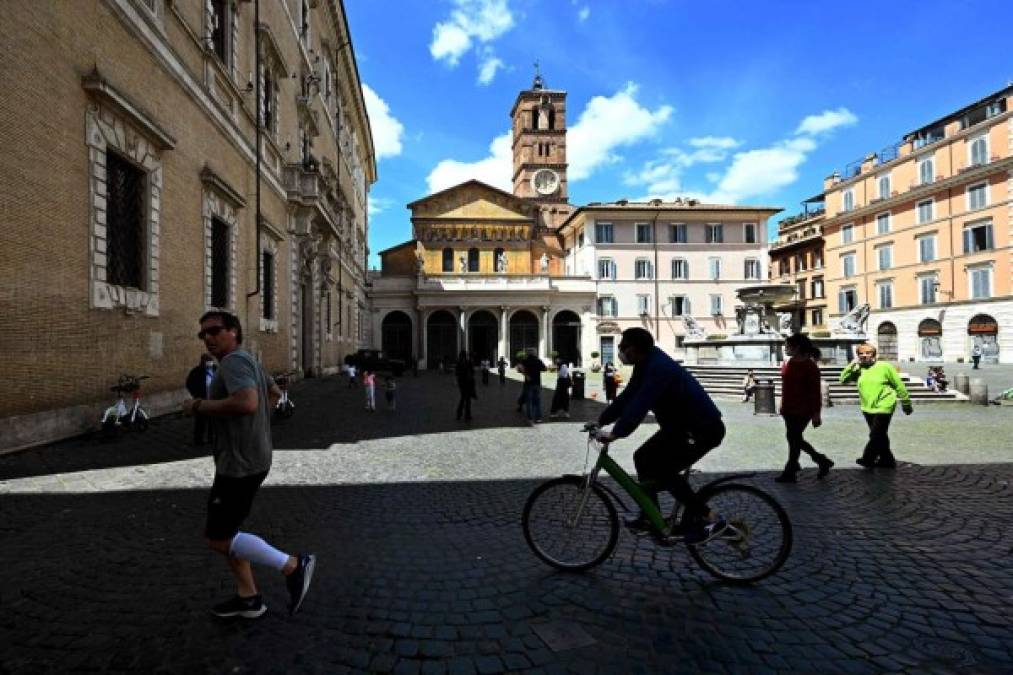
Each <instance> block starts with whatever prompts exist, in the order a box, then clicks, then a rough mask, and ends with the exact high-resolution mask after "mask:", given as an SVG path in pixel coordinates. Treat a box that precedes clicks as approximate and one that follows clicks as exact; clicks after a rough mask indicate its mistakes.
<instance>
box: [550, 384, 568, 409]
mask: <svg viewBox="0 0 1013 675" xmlns="http://www.w3.org/2000/svg"><path fill="white" fill-rule="evenodd" d="M557 410H565V411H566V412H570V380H559V379H557V380H556V392H555V393H554V394H553V395H552V407H551V408H550V409H549V412H550V413H554V412H556V411H557Z"/></svg>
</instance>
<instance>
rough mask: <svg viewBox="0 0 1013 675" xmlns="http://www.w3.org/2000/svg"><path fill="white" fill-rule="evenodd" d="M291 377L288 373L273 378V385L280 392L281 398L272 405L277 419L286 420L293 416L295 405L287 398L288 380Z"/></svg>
mask: <svg viewBox="0 0 1013 675" xmlns="http://www.w3.org/2000/svg"><path fill="white" fill-rule="evenodd" d="M291 376H292V373H290V372H289V373H281V374H279V375H276V376H275V378H274V383H275V384H276V385H278V389H280V390H281V397H280V398H279V399H278V402H277V403H276V404H275V405H274V414H275V416H276V417H277V418H278V419H282V420H287V419H288V418H289V417H291V416H292V415H294V414H295V403H293V402H292V399H290V398H289V397H288V380H289V378H290V377H291Z"/></svg>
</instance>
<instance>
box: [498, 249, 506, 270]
mask: <svg viewBox="0 0 1013 675" xmlns="http://www.w3.org/2000/svg"><path fill="white" fill-rule="evenodd" d="M496 271H497V272H506V271H507V257H506V253H500V254H499V255H498V256H496Z"/></svg>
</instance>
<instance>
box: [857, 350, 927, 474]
mask: <svg viewBox="0 0 1013 675" xmlns="http://www.w3.org/2000/svg"><path fill="white" fill-rule="evenodd" d="M855 353H856V354H857V356H856V358H855V359H854V360H853V361H852V362H851V363H849V364H848V365H847V366H846V367H845V368H844V370H842V371H841V378H840V380H841V384H846V383H848V382H857V383H858V397H859V399H860V401H861V406H862V415H864V416H865V422H866V424H868V425H869V442H868V443H867V444H866V445H865V451H864V452H863V453H862V456H861V457H859V458H858V459H856V460H855V463H856V464H859V465H861V466H864V467H865V468H867V469H871V468H872V467H874V466H878V467H882V468H884V469H895V468H897V460H896V459H895V458H894V456H893V452H892V451H891V450H890V436H889V435H888V432H889V429H890V420H891V419H892V418H893V413H894V410H895V409H896V408H897V401H898V400H899V401H900V404H901V408H902V409H903V410H904V414H905V415H910V414H911V412H912V411H913V409H912V407H911V397H910V395H909V394H908V391H907V387H905V386H904V382H903V381H902V380H901V379H900V376H899V375H897V370H896V369H895V368H894V367H893V366H892V365H891V364H889V363H887V362H885V361H877V360H876V346H875V345H872V344H869V343H868V342H866V343H863V344H860V345H858V347H856V348H855Z"/></svg>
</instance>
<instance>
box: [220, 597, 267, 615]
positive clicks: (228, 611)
mask: <svg viewBox="0 0 1013 675" xmlns="http://www.w3.org/2000/svg"><path fill="white" fill-rule="evenodd" d="M266 611H267V605H265V604H264V599H263V598H262V597H260V596H259V595H254V596H251V597H249V598H242V597H240V596H238V595H237V596H236V597H234V598H232V599H231V600H226V601H225V602H223V603H220V604H217V605H215V606H214V607H212V608H211V613H212V614H214V615H215V616H217V617H219V618H222V619H230V618H233V617H237V616H238V617H240V618H243V619H259V618H260V617H262V616H263V615H264V612H266Z"/></svg>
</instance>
